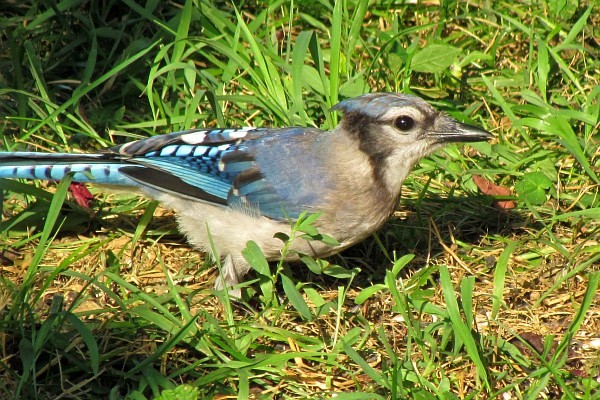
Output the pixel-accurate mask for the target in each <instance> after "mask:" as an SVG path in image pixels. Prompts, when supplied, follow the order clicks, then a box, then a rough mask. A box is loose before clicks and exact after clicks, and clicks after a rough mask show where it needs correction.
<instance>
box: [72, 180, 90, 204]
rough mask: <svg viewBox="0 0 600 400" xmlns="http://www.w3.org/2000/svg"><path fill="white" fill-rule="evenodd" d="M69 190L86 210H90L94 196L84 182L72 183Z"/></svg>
mask: <svg viewBox="0 0 600 400" xmlns="http://www.w3.org/2000/svg"><path fill="white" fill-rule="evenodd" d="M69 192H71V194H72V195H73V198H74V199H75V201H76V202H77V204H79V205H80V206H81V207H83V208H85V209H86V210H90V201H91V200H92V199H93V198H94V196H93V195H92V194H91V193H90V191H89V190H88V188H87V187H86V186H85V185H84V184H83V183H79V182H75V183H71V186H69Z"/></svg>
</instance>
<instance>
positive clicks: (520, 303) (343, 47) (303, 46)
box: [0, 0, 600, 399]
mask: <svg viewBox="0 0 600 400" xmlns="http://www.w3.org/2000/svg"><path fill="white" fill-rule="evenodd" d="M594 4H595V6H594ZM598 7H599V6H598V5H597V3H594V0H592V1H591V2H590V1H586V2H581V4H579V3H578V2H574V1H562V2H559V1H551V0H547V1H544V0H541V1H538V2H534V3H532V4H528V3H527V2H519V3H515V2H509V1H505V2H502V1H501V2H483V1H481V2H443V5H436V4H434V2H424V4H407V5H404V4H402V2H393V1H379V0H376V1H371V2H368V1H362V0H356V1H350V0H342V1H338V2H336V3H335V4H330V3H329V2H325V1H319V2H312V1H296V2H293V3H292V2H287V1H271V2H267V1H248V2H236V5H235V6H234V5H232V3H230V2H224V1H223V2H222V1H218V2H209V1H185V2H184V1H182V2H180V3H178V4H174V3H172V2H147V3H143V4H142V3H135V2H133V1H130V0H127V1H123V2H84V1H80V0H71V1H62V2H54V3H48V2H30V3H27V4H19V3H17V2H12V3H9V4H7V5H5V6H4V10H3V12H2V14H1V15H0V23H1V24H2V30H1V31H0V32H2V33H0V116H1V117H2V119H1V120H0V132H1V133H2V145H1V146H0V147H3V148H4V149H5V150H17V149H31V150H40V151H93V150H96V149H101V148H105V147H108V146H110V145H112V144H117V143H123V142H125V141H128V140H133V139H136V138H140V137H147V136H150V135H154V134H161V133H167V132H169V131H176V130H182V129H188V128H192V127H203V126H246V125H252V126H275V127H281V126H287V125H301V126H317V127H321V128H323V129H330V128H332V127H333V126H335V125H336V124H337V121H338V118H339V116H338V115H336V114H335V113H330V112H329V109H330V108H331V107H332V106H333V105H334V104H336V103H337V102H338V101H339V100H341V99H344V98H347V97H352V96H355V95H359V94H362V93H366V92H370V91H402V92H407V93H413V94H417V95H420V96H422V97H424V98H426V99H427V100H428V101H430V102H431V103H432V104H434V105H435V106H436V107H438V108H439V109H442V110H444V111H446V112H448V113H449V114H451V115H452V116H454V117H456V118H458V119H460V120H463V121H467V122H470V123H473V124H478V125H481V126H483V127H485V128H486V129H488V130H490V131H491V132H493V133H494V136H495V139H494V140H493V141H492V142H491V143H481V144H474V145H470V146H450V147H448V148H447V149H445V150H444V151H441V152H438V153H436V154H435V155H433V156H431V157H429V158H427V159H425V160H423V161H422V162H421V163H420V164H419V165H418V166H417V167H416V169H415V171H414V172H413V174H412V175H411V177H410V178H409V179H408V180H407V182H406V183H405V185H404V191H403V198H402V200H401V204H400V205H399V212H398V214H397V215H396V217H395V218H392V219H391V220H390V222H389V223H388V224H387V225H386V226H385V228H384V229H383V230H382V231H380V232H379V233H378V234H377V235H375V236H374V237H373V238H371V239H368V240H366V241H365V242H364V243H363V244H361V245H358V246H355V247H354V248H352V249H349V250H347V251H345V252H344V253H343V254H342V256H340V257H333V258H331V259H329V260H311V259H305V260H303V262H301V263H297V264H287V263H279V264H278V265H271V266H270V270H269V269H268V268H269V266H268V265H267V264H266V262H264V260H263V259H262V258H261V254H260V252H258V251H256V249H253V248H252V247H249V248H248V250H247V255H248V257H250V258H251V259H253V266H254V274H253V276H251V277H250V278H249V281H248V284H247V288H246V292H247V294H248V295H247V297H246V298H245V300H244V301H243V302H239V303H232V302H231V300H230V299H229V298H228V297H227V295H226V294H225V293H215V292H214V291H213V290H212V282H213V280H214V278H215V276H216V274H217V268H218V267H217V266H215V265H214V263H213V262H212V261H211V260H210V259H208V258H207V259H204V257H203V255H202V254H199V253H194V252H190V251H189V247H188V245H187V244H186V243H185V241H184V239H183V238H182V237H181V236H180V235H178V234H177V231H176V227H175V224H174V220H173V218H172V215H171V213H170V212H168V211H166V210H163V209H161V208H157V205H156V204H155V203H153V202H148V201H142V200H140V199H139V198H137V197H136V196H134V195H131V194H129V193H116V194H109V193H107V192H105V190H104V189H103V188H94V187H91V188H90V190H91V191H92V193H93V194H94V195H95V200H94V202H93V203H92V210H91V212H89V211H87V210H84V209H82V208H81V207H79V206H78V205H77V204H76V203H75V202H74V201H73V200H71V198H70V196H69V195H68V190H67V189H68V183H67V182H66V181H63V182H61V183H60V184H58V186H56V184H53V183H39V182H37V183H35V184H32V183H27V184H25V183H22V182H14V181H8V180H1V181H0V189H2V191H1V192H0V194H1V196H2V200H3V202H2V203H1V204H2V208H1V210H2V220H1V221H0V398H39V399H46V398H58V396H62V397H61V398H77V399H87V398H110V399H118V398H129V399H149V398H154V397H156V396H159V395H160V394H161V393H163V392H164V391H168V390H170V391H172V392H165V393H164V395H163V397H162V398H169V397H168V396H174V394H173V393H175V391H176V392H177V393H178V395H179V396H180V398H190V399H192V398H195V397H199V398H217V399H218V398H239V399H246V398H257V399H266V398H277V399H279V398H333V397H334V396H335V398H339V399H398V398H421V399H436V398H437V399H452V398H473V399H475V398H477V399H479V398H506V397H505V396H510V398H517V399H537V398H565V399H589V398H596V399H597V398H600V397H599V396H598V393H600V387H599V384H598V376H600V349H599V348H598V345H597V340H598V338H599V337H600V323H599V322H598V321H600V301H599V300H598V284H599V280H600V244H599V242H598V238H599V237H600V224H599V222H598V221H599V220H600V195H599V190H598V188H599V187H600V178H599V176H600V152H599V150H598V149H599V148H600V134H599V133H598V127H599V125H600V89H599V88H600V85H599V75H598V71H599V69H600V61H599V52H598V39H597V38H598V37H600V28H599V26H600V19H599V18H598V15H600V14H599V12H598V11H599V8H598ZM473 175H480V176H484V177H486V178H488V179H489V180H491V181H492V182H494V183H495V184H497V185H500V186H502V187H505V188H509V189H510V193H511V194H510V195H509V196H504V197H502V196H496V198H494V197H492V196H489V195H484V194H482V193H481V192H480V191H479V189H478V188H477V185H476V184H475V183H474V181H473ZM498 199H500V200H514V201H515V205H516V208H514V209H510V210H499V209H498V208H496V207H495V206H494V200H498ZM308 218H309V219H310V217H308ZM297 228H298V229H297V233H298V234H313V233H314V232H312V230H311V229H310V226H309V224H308V223H306V221H305V223H304V224H303V223H302V221H301V222H299V223H298V224H297ZM593 339H595V340H596V341H595V342H594V341H593ZM594 343H596V344H595V345H594ZM194 388H195V389H196V390H194Z"/></svg>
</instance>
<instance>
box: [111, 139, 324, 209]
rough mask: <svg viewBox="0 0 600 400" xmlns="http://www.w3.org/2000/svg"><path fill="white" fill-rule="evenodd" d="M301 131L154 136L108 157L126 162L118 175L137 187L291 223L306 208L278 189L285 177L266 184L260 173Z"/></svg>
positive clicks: (121, 146)
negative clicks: (260, 157)
mask: <svg viewBox="0 0 600 400" xmlns="http://www.w3.org/2000/svg"><path fill="white" fill-rule="evenodd" d="M305 131H306V129H304V128H285V129H252V128H244V129H219V130H210V131H206V130H195V131H186V132H177V133H171V134H168V135H162V136H154V137H151V138H148V139H144V140H139V141H136V142H131V143H127V144H124V145H120V146H117V147H114V148H112V149H110V151H111V153H113V154H118V155H119V156H121V157H126V158H127V159H128V162H129V165H128V166H125V167H123V166H122V167H120V168H119V171H120V172H121V173H122V174H124V175H125V176H127V177H128V178H130V179H132V180H134V181H136V182H138V183H139V184H142V185H146V186H150V187H154V188H156V189H158V190H161V191H169V192H173V193H176V194H178V195H180V196H183V197H188V198H192V199H194V200H201V201H206V202H210V203H213V204H219V205H223V206H230V207H234V208H238V209H242V210H244V211H245V212H248V213H253V214H256V215H264V216H267V217H270V218H274V219H287V218H297V217H298V215H299V214H300V213H301V212H302V211H305V210H306V208H307V205H306V204H303V203H301V202H300V203H299V202H297V201H294V197H293V196H289V195H288V194H289V190H288V189H287V188H285V187H284V188H282V187H281V180H282V178H283V179H284V180H285V179H286V178H287V180H289V178H290V176H289V175H287V176H274V177H275V178H276V179H269V177H268V176H265V168H266V169H267V170H268V172H271V171H272V170H274V168H273V165H272V164H273V163H274V162H275V160H281V159H282V156H283V155H281V154H278V153H277V144H278V143H279V142H281V139H285V140H286V141H287V140H289V137H290V136H291V137H295V136H298V135H299V134H302V133H304V132H305ZM312 131H316V130H312ZM319 132H320V131H319ZM265 152H267V153H268V154H270V155H271V159H270V160H268V162H266V163H265V162H263V163H260V162H259V161H260V160H257V155H259V154H261V153H265ZM263 158H264V157H263ZM281 161H283V162H282V165H284V164H285V163H286V160H285V159H283V160H281ZM144 167H145V168H144ZM278 169H279V167H278V168H275V170H278ZM279 173H281V172H279ZM274 174H275V175H276V173H274ZM269 175H270V174H269ZM282 189H283V190H282Z"/></svg>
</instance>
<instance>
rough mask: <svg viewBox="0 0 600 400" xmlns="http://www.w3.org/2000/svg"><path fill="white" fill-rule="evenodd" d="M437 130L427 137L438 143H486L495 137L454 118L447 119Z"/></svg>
mask: <svg viewBox="0 0 600 400" xmlns="http://www.w3.org/2000/svg"><path fill="white" fill-rule="evenodd" d="M440 125H441V126H437V127H436V129H435V130H433V131H430V132H428V133H427V137H428V138H431V139H433V140H435V141H436V142H438V143H452V142H464V143H467V142H484V141H486V140H490V139H492V138H493V137H494V136H493V135H492V134H491V133H489V132H488V131H486V130H485V129H482V128H479V127H478V126H473V125H468V124H463V123H462V122H458V121H456V120H455V119H453V118H450V117H446V119H445V120H443V121H442V123H441V124H440Z"/></svg>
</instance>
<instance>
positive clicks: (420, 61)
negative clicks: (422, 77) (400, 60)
mask: <svg viewBox="0 0 600 400" xmlns="http://www.w3.org/2000/svg"><path fill="white" fill-rule="evenodd" d="M460 53H461V50H460V49H459V48H456V47H454V46H450V45H447V44H432V45H429V46H427V47H425V48H424V49H421V50H419V51H417V53H416V54H415V55H414V56H413V58H412V60H411V62H410V67H411V68H412V70H413V71H416V72H430V73H436V72H442V71H444V70H446V69H448V68H449V67H450V66H451V65H452V64H453V63H454V61H455V60H456V58H457V57H458V55H459V54H460Z"/></svg>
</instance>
